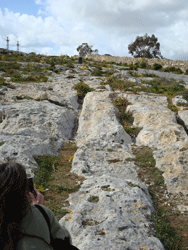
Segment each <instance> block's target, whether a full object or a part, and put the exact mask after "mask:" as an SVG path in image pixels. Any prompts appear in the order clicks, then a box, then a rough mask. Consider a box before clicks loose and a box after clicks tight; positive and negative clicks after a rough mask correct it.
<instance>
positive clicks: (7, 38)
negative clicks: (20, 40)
mask: <svg viewBox="0 0 188 250" xmlns="http://www.w3.org/2000/svg"><path fill="white" fill-rule="evenodd" d="M6 41H7V50H9V39H8V37H7V40H6Z"/></svg>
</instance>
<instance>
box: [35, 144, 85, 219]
mask: <svg viewBox="0 0 188 250" xmlns="http://www.w3.org/2000/svg"><path fill="white" fill-rule="evenodd" d="M76 150H77V147H76V145H75V144H72V143H66V144H64V146H63V148H62V149H61V150H60V151H59V154H58V156H52V155H42V156H35V160H36V161H37V163H38V165H39V168H38V169H36V170H35V171H34V173H35V177H34V186H35V188H37V190H39V191H40V192H41V193H42V194H43V195H44V205H45V206H46V207H48V208H49V209H51V210H52V211H53V212H54V213H55V215H56V218H57V219H58V220H59V219H60V218H62V217H63V216H64V215H66V214H67V213H70V212H71V211H70V210H68V209H62V205H63V204H65V205H66V206H68V205H69V203H68V201H67V198H68V197H69V194H70V193H73V192H76V191H78V190H79V188H80V185H81V183H82V181H83V180H84V178H83V177H79V176H77V175H76V174H71V173H70V170H71V167H72V160H73V158H74V153H75V152H76ZM54 167H55V168H54ZM78 181H79V182H80V184H79V185H78Z"/></svg>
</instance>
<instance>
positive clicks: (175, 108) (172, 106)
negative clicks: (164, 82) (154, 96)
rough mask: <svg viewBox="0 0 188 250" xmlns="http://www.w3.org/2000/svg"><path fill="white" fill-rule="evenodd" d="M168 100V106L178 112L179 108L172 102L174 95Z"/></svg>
mask: <svg viewBox="0 0 188 250" xmlns="http://www.w3.org/2000/svg"><path fill="white" fill-rule="evenodd" d="M167 101H168V108H169V109H170V110H171V111H173V112H175V113H176V114H177V113H178V110H179V109H178V108H177V107H176V106H175V105H173V104H172V97H167Z"/></svg>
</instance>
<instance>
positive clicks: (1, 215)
mask: <svg viewBox="0 0 188 250" xmlns="http://www.w3.org/2000/svg"><path fill="white" fill-rule="evenodd" d="M35 190H36V189H35ZM36 191H37V190H36ZM37 193H38V194H37V198H36V199H35V198H34V196H33V194H32V193H29V190H28V182H27V175H26V171H25V168H24V167H23V166H22V165H21V164H18V163H16V162H13V161H10V160H9V161H7V162H6V163H2V164H0V249H1V250H31V249H32V250H34V249H35V250H52V249H67V250H68V249H77V248H76V247H74V246H71V244H72V239H71V236H70V233H69V232H68V230H67V229H66V228H64V227H62V226H61V225H60V224H59V223H58V221H57V219H56V217H55V215H54V213H53V212H52V211H51V210H50V209H48V208H47V207H45V206H44V205H40V207H42V208H43V210H45V212H46V214H47V216H48V218H49V221H50V228H51V235H52V237H53V239H55V238H56V239H57V238H58V239H62V240H65V241H66V242H68V245H70V248H69V247H65V248H64V247H61V246H60V245H59V248H56V247H54V245H53V247H52V245H51V239H50V231H49V227H48V223H47V221H46V220H45V218H44V216H43V214H42V213H41V212H40V210H39V209H38V208H37V207H35V206H34V204H39V203H40V200H41V203H43V200H44V197H43V195H41V194H40V193H39V192H38V191H37ZM32 201H33V203H32ZM60 241H61V240H60ZM62 242H64V241H62ZM60 243H61V242H60Z"/></svg>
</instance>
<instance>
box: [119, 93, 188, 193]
mask: <svg viewBox="0 0 188 250" xmlns="http://www.w3.org/2000/svg"><path fill="white" fill-rule="evenodd" d="M123 96H124V97H126V98H127V99H128V100H129V101H130V102H131V103H132V105H129V106H128V107H127V112H128V111H129V112H132V114H133V116H134V124H133V125H135V126H136V127H140V128H143V129H142V130H141V131H140V133H139V134H138V136H137V138H136V144H137V145H139V146H140V145H143V146H149V147H152V148H153V149H154V158H155V160H156V167H157V168H159V169H160V170H161V171H163V172H164V174H163V176H164V179H165V184H166V185H167V188H168V190H169V191H170V192H171V193H174V194H175V193H179V192H181V193H183V194H185V195H187V194H188V182H187V178H188V166H187V162H188V139H187V134H186V132H185V130H184V128H183V127H182V126H181V125H179V124H178V123H177V119H176V116H175V114H174V113H173V112H172V111H171V110H169V109H168V108H167V105H168V104H167V98H166V97H159V96H156V95H147V94H145V95H131V94H123Z"/></svg>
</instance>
